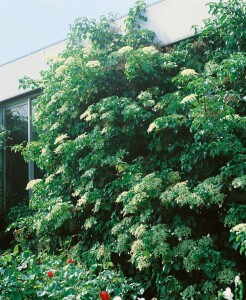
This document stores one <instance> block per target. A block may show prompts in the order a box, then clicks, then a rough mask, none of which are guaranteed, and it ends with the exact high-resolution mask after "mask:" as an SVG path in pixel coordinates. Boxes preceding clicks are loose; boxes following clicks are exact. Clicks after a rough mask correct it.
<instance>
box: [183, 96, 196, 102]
mask: <svg viewBox="0 0 246 300" xmlns="http://www.w3.org/2000/svg"><path fill="white" fill-rule="evenodd" d="M195 100H196V94H191V95H189V96H186V97H184V98H183V100H182V101H181V103H182V104H185V103H191V102H194V101H195Z"/></svg>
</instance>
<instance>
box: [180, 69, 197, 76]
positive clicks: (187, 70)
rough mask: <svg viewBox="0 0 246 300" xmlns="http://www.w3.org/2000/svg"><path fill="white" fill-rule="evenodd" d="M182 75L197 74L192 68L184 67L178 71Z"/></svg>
mask: <svg viewBox="0 0 246 300" xmlns="http://www.w3.org/2000/svg"><path fill="white" fill-rule="evenodd" d="M180 74H181V75H182V76H195V75H197V72H196V71H195V70H193V69H185V70H183V71H181V72H180Z"/></svg>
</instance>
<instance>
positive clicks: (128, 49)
mask: <svg viewBox="0 0 246 300" xmlns="http://www.w3.org/2000/svg"><path fill="white" fill-rule="evenodd" d="M132 50H133V48H132V47H130V46H125V47H122V48H120V49H119V50H118V53H119V54H120V55H123V54H125V53H128V52H130V51H132Z"/></svg>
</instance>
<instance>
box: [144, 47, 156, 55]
mask: <svg viewBox="0 0 246 300" xmlns="http://www.w3.org/2000/svg"><path fill="white" fill-rule="evenodd" d="M141 51H142V52H144V53H145V54H150V55H154V54H156V53H158V52H159V51H158V50H157V49H156V48H155V47H154V46H149V47H144V48H142V50H141Z"/></svg>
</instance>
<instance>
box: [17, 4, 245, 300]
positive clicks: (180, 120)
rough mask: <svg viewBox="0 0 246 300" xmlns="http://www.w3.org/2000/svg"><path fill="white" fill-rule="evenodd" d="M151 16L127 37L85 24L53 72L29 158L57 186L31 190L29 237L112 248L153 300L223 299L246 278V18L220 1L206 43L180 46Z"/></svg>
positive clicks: (135, 13) (46, 182) (132, 23)
mask: <svg viewBox="0 0 246 300" xmlns="http://www.w3.org/2000/svg"><path fill="white" fill-rule="evenodd" d="M144 8H145V5H144V4H143V3H142V1H138V2H137V4H136V7H135V8H134V9H132V10H131V11H130V14H129V18H128V19H127V20H126V29H127V30H126V31H127V32H126V35H121V34H120V33H119V32H117V31H116V30H115V29H113V28H111V27H110V24H109V19H107V18H104V17H103V18H102V19H101V21H100V22H99V23H96V22H95V21H88V20H86V19H83V20H77V21H76V22H75V24H74V26H73V27H72V32H71V34H70V42H69V44H68V47H67V49H66V50H65V51H64V52H63V53H61V54H60V55H58V57H55V58H54V57H53V58H51V59H50V62H49V65H50V68H49V70H47V71H45V72H43V74H42V80H41V82H40V84H41V86H42V89H43V93H42V95H41V96H39V97H38V100H37V102H36V106H35V110H36V112H35V116H34V124H35V126H36V128H37V131H38V133H39V140H38V141H37V142H33V143H31V144H29V145H27V147H26V149H24V150H23V153H24V155H25V157H26V159H31V160H34V161H35V162H36V163H37V165H38V166H39V168H41V169H42V170H43V171H44V173H45V176H44V178H42V179H40V180H36V181H34V182H31V183H29V188H30V189H32V190H33V195H32V199H31V201H30V207H31V208H32V210H33V215H32V216H30V217H29V218H27V219H26V222H27V224H28V229H27V230H28V232H30V233H31V234H33V235H37V236H38V238H39V243H38V247H37V248H38V250H39V251H40V250H42V251H43V250H46V251H47V249H48V250H52V249H53V250H55V249H57V247H58V243H59V240H60V241H63V240H64V239H65V237H66V236H72V237H73V238H72V244H73V245H77V246H76V247H78V249H79V251H78V252H77V254H78V255H79V256H80V257H83V256H84V254H85V253H91V251H93V249H94V247H95V245H98V247H99V248H100V249H107V251H105V252H104V251H103V252H102V256H101V259H102V260H105V259H106V258H107V259H108V256H110V260H108V261H111V260H112V261H113V262H114V263H115V264H116V265H117V266H118V268H119V269H120V270H121V271H122V272H123V273H124V276H126V277H128V276H131V277H133V278H134V280H135V281H137V282H139V283H141V284H143V286H144V288H145V294H144V296H145V297H146V299H151V297H155V296H156V297H158V299H159V298H160V299H167V300H168V299H170V300H171V299H180V293H181V295H182V299H190V298H194V299H215V296H216V295H217V290H218V288H219V287H223V288H224V287H226V286H227V285H229V284H231V282H232V280H233V279H234V277H235V275H237V274H238V273H243V272H244V271H245V270H244V269H243V265H244V263H245V261H243V259H244V258H243V256H240V254H239V253H238V252H237V251H233V250H232V248H235V249H240V252H241V254H244V253H245V234H244V233H245V232H243V231H240V233H238V235H235V234H236V233H235V232H237V231H236V230H235V227H234V230H233V231H232V232H231V241H233V244H232V246H231V245H230V244H229V242H228V238H229V235H230V227H232V226H235V225H237V224H239V223H245V216H246V213H245V175H244V173H245V94H246V91H245V84H244V82H245V67H246V60H245V53H244V51H245V44H244V42H243V39H242V37H243V34H244V33H243V30H242V28H245V27H246V24H245V18H243V15H245V7H244V6H242V4H241V1H238V0H236V1H221V2H219V3H218V4H211V13H212V14H213V15H212V16H211V19H209V20H207V21H206V24H205V28H204V30H203V31H202V32H201V34H200V35H199V36H197V37H194V38H193V39H191V40H188V41H186V42H182V43H180V44H177V45H175V46H173V47H172V48H170V49H165V48H164V49H162V48H160V47H157V46H155V45H153V44H152V40H153V33H151V34H150V32H146V31H144V30H142V29H141V26H140V25H138V24H139V23H138V19H141V20H144V18H145V17H144V15H143V9H144ZM228 15H230V18H229V17H228ZM232 33H233V35H232ZM85 38H87V45H88V46H87V47H86V48H84V47H83V46H82V39H85ZM133 41H134V43H133ZM21 222H23V220H22V221H21ZM21 224H23V223H21ZM22 226H23V225H22ZM26 226H27V225H26ZM236 228H237V227H236ZM240 228H241V227H240ZM243 228H244V227H243ZM85 261H87V262H90V260H89V258H88V257H87V258H86V257H85ZM93 284H94V283H93ZM95 284H96V283H95ZM52 288H53V287H52ZM54 290H56V288H54ZM40 293H43V292H40ZM39 296H41V294H39ZM52 297H53V296H52ZM54 297H56V296H54ZM57 297H58V296H57ZM52 299H53V298H52ZM54 299H56V298H54ZM64 299H65V298H64ZM88 299H89V298H88Z"/></svg>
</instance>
